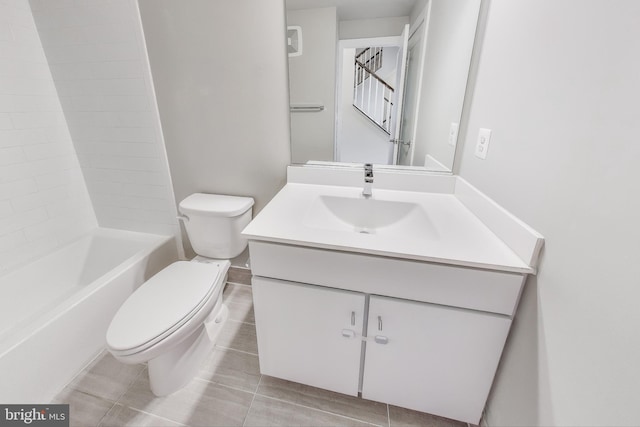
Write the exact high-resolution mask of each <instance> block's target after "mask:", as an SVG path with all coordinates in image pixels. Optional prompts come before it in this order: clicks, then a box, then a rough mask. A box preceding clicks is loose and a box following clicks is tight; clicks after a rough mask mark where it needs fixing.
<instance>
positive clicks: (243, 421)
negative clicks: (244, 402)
mask: <svg viewBox="0 0 640 427" xmlns="http://www.w3.org/2000/svg"><path fill="white" fill-rule="evenodd" d="M262 377H263V375H260V379H259V380H258V385H256V389H255V391H254V392H253V397H252V398H251V403H250V404H249V408H248V409H247V413H246V414H245V416H244V420H242V427H245V426H246V424H247V419H248V418H249V412H251V407H252V406H253V402H254V401H255V400H256V394H257V393H258V389H259V388H260V383H261V382H262Z"/></svg>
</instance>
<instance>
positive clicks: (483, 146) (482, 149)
mask: <svg viewBox="0 0 640 427" xmlns="http://www.w3.org/2000/svg"><path fill="white" fill-rule="evenodd" d="M489 141H491V129H480V132H478V142H477V144H476V157H478V158H480V159H483V160H484V159H486V158H487V152H488V151H489Z"/></svg>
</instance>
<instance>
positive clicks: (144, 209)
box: [0, 0, 179, 234]
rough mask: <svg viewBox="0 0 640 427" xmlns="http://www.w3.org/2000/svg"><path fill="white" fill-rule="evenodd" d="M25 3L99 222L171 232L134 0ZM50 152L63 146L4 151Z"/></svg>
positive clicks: (169, 199)
mask: <svg viewBox="0 0 640 427" xmlns="http://www.w3.org/2000/svg"><path fill="white" fill-rule="evenodd" d="M30 4H31V8H32V10H33V15H34V18H35V22H36V25H37V28H38V31H39V34H40V40H41V41H42V45H43V47H44V51H45V54H46V56H47V59H48V62H49V66H50V69H51V73H52V75H53V78H54V81H55V87H56V88H57V94H58V95H59V97H60V101H61V103H62V106H63V109H64V113H65V116H66V120H67V124H68V126H69V130H70V132H71V136H72V138H73V143H74V145H75V148H76V152H77V154H78V158H79V159H80V165H81V167H82V171H83V173H84V177H85V180H86V185H87V187H88V189H89V194H90V196H91V200H92V201H93V206H94V210H95V213H96V216H97V219H98V223H99V224H100V226H103V227H114V228H124V229H129V230H134V231H146V232H152V233H160V234H177V233H178V230H179V229H178V224H177V221H176V219H175V218H176V207H175V201H174V197H173V190H172V188H171V181H170V175H169V169H168V163H167V159H166V153H165V150H164V142H163V140H162V133H161V127H160V119H159V117H158V113H157V107H156V102H155V95H154V92H153V86H152V82H151V77H150V76H151V73H150V70H149V65H148V61H147V55H146V47H145V45H144V38H143V35H142V26H141V24H140V18H139V12H138V7H137V3H136V1H135V0H91V1H88V0H82V1H80V0H75V1H74V0H30ZM0 28H1V27H0ZM2 34H3V31H2V30H0V37H2ZM2 102H3V101H2V99H1V98H0V104H1V103H2ZM34 114H35V113H34ZM53 119H54V118H51V117H49V116H42V117H40V116H37V117H25V118H24V120H25V121H28V120H41V121H47V120H53ZM2 126H4V125H3V118H2V117H1V116H0V128H2ZM20 137H22V138H35V137H36V136H31V135H23V136H20ZM0 147H2V145H0ZM56 149H61V148H59V147H57V146H55V144H54V145H52V146H46V147H44V146H43V147H40V148H39V149H32V150H29V151H26V152H23V153H13V152H8V153H7V155H8V156H18V157H19V156H31V157H32V158H34V159H35V158H37V157H45V156H48V155H50V153H51V152H55V151H56ZM52 179H53V178H52ZM57 179H61V178H60V177H57ZM1 210H2V208H1V207H0V211H1Z"/></svg>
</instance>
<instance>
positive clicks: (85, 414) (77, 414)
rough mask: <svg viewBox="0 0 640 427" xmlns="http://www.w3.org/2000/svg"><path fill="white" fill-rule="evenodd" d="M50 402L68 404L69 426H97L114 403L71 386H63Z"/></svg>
mask: <svg viewBox="0 0 640 427" xmlns="http://www.w3.org/2000/svg"><path fill="white" fill-rule="evenodd" d="M52 403H56V404H57V403H65V404H69V426H70V427H76V426H77V427H87V426H97V425H98V423H100V421H101V420H102V419H103V417H104V416H105V415H106V414H107V413H108V412H109V410H110V409H111V408H112V407H113V406H114V403H113V402H111V401H108V400H105V399H101V398H99V397H95V396H92V395H90V394H87V393H84V392H82V391H79V390H74V389H72V388H69V387H66V388H64V389H63V390H62V391H61V392H60V394H58V396H56V398H55V399H54V400H53V402H52Z"/></svg>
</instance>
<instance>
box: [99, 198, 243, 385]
mask: <svg viewBox="0 0 640 427" xmlns="http://www.w3.org/2000/svg"><path fill="white" fill-rule="evenodd" d="M252 205H253V199H250V198H246V197H233V196H218V195H212V194H194V195H191V196H189V197H187V198H186V199H185V200H183V201H182V202H181V203H180V212H181V214H182V215H183V216H182V217H181V219H182V220H183V221H185V228H186V229H187V235H188V236H189V240H191V243H192V246H193V247H194V249H196V247H197V252H196V253H198V256H197V257H196V258H194V259H193V260H191V261H177V262H174V263H173V264H171V265H169V266H167V267H166V268H164V269H163V270H162V271H160V272H159V273H157V274H156V275H155V276H153V277H152V278H150V279H149V280H147V281H146V282H145V283H144V284H143V285H142V286H140V288H138V289H137V290H136V291H135V292H134V293H133V294H131V296H130V297H129V298H128V299H127V300H126V301H125V302H124V304H123V305H122V306H121V307H120V309H119V310H118V311H117V312H116V314H115V316H114V318H113V320H112V321H111V324H110V325H109V328H108V330H107V337H106V339H107V349H108V350H109V352H111V354H112V355H113V356H114V357H115V358H116V359H117V360H119V361H121V362H123V363H127V364H136V363H144V362H148V370H149V382H150V386H151V391H152V392H153V393H154V394H155V395H157V396H165V395H167V394H170V393H173V392H174V391H177V390H178V389H180V388H182V387H183V386H184V385H186V384H187V383H188V382H189V381H190V380H191V379H192V378H193V376H194V375H195V374H196V372H197V371H198V369H199V368H200V364H201V363H202V361H203V360H204V358H205V357H206V356H207V354H209V353H210V352H211V350H212V349H213V347H214V345H215V342H216V339H217V337H218V334H219V333H220V331H221V329H222V327H223V326H224V323H225V321H226V319H227V317H228V310H227V307H226V306H225V305H224V304H223V301H222V291H223V288H224V285H225V283H226V279H227V272H228V270H229V267H230V265H231V263H230V262H229V261H228V260H226V259H216V258H209V257H207V256H206V255H217V256H220V257H228V258H232V257H234V256H237V255H238V254H240V253H241V252H242V251H243V250H244V248H245V247H246V240H244V242H243V240H242V239H241V236H240V231H242V229H243V228H244V226H246V224H248V222H249V221H250V219H251V206H252ZM185 206H186V208H185ZM189 223H191V224H189ZM187 224H189V225H187ZM201 252H204V253H201Z"/></svg>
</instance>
